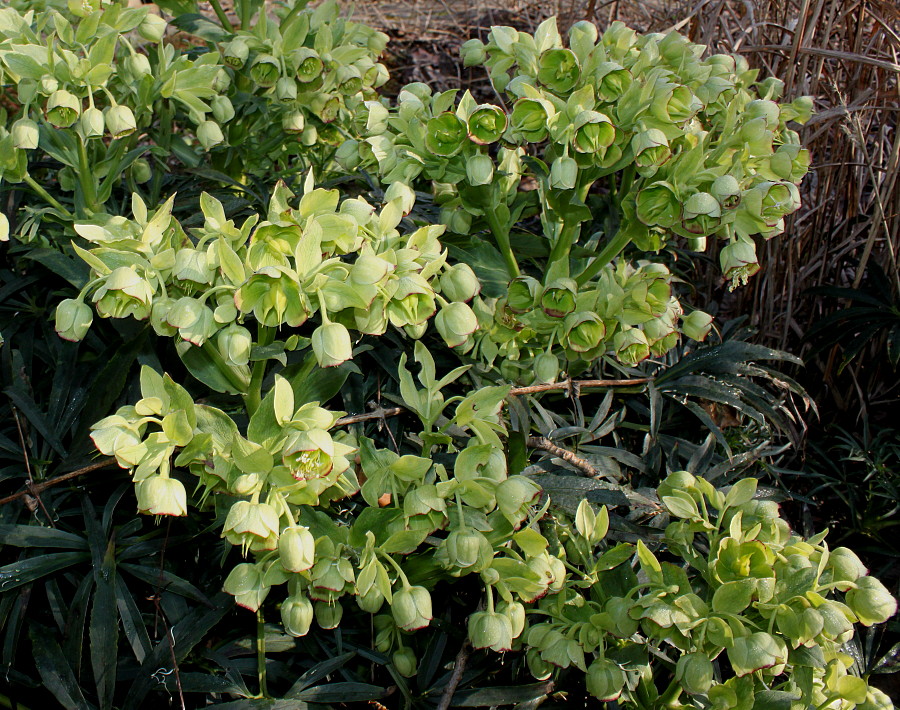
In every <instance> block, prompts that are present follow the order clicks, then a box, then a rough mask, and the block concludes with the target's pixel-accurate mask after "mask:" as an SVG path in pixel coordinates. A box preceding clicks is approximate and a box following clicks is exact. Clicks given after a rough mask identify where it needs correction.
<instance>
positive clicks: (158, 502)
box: [136, 475, 187, 516]
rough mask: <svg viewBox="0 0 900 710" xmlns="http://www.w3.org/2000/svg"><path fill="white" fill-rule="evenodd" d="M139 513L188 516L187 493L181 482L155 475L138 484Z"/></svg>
mask: <svg viewBox="0 0 900 710" xmlns="http://www.w3.org/2000/svg"><path fill="white" fill-rule="evenodd" d="M136 493H137V504H138V511H139V512H141V513H149V514H150V515H175V516H181V515H187V492H186V491H185V490H184V485H183V484H182V483H181V481H179V480H177V479H175V478H169V477H168V476H159V475H154V476H150V477H149V478H145V479H143V480H142V481H140V482H138V484H137V490H136Z"/></svg>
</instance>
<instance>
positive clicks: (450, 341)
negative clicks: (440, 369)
mask: <svg viewBox="0 0 900 710" xmlns="http://www.w3.org/2000/svg"><path fill="white" fill-rule="evenodd" d="M434 324H435V327H436V328H437V329H438V332H439V333H440V334H441V336H442V337H443V338H444V342H445V343H447V345H448V346H449V347H451V348H456V347H459V346H460V345H462V344H463V343H465V342H466V341H467V340H468V339H469V336H470V335H471V334H472V333H474V332H475V331H476V330H478V318H477V317H476V315H475V312H474V311H473V310H472V309H471V308H469V306H468V305H467V304H465V303H462V302H459V301H456V302H454V303H448V304H447V305H446V306H444V307H442V308H441V310H440V311H439V312H438V314H437V316H436V317H435V319H434Z"/></svg>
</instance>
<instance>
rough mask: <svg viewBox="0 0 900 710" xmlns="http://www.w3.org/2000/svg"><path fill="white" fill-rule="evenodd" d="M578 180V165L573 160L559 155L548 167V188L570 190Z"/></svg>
mask: <svg viewBox="0 0 900 710" xmlns="http://www.w3.org/2000/svg"><path fill="white" fill-rule="evenodd" d="M577 180H578V163H576V162H575V159H574V158H570V157H569V156H567V155H561V156H559V157H558V158H557V159H556V160H554V161H553V163H552V164H551V165H550V187H553V188H556V189H557V190H571V189H573V188H574V187H575V183H576V181H577Z"/></svg>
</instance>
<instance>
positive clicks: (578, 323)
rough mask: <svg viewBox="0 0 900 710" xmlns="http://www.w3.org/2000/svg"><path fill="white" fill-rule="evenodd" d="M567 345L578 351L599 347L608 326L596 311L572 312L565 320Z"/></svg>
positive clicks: (582, 351) (584, 351)
mask: <svg viewBox="0 0 900 710" xmlns="http://www.w3.org/2000/svg"><path fill="white" fill-rule="evenodd" d="M564 326H565V329H566V336H565V337H566V345H567V346H568V347H569V349H570V350H574V351H575V352H577V353H586V352H588V351H590V350H593V349H594V348H597V347H599V345H600V344H601V343H602V342H603V338H604V337H605V336H606V326H605V325H604V324H603V321H602V320H601V319H600V316H598V315H597V314H596V313H590V312H584V313H572V314H570V315H569V316H567V317H566V320H565V321H564Z"/></svg>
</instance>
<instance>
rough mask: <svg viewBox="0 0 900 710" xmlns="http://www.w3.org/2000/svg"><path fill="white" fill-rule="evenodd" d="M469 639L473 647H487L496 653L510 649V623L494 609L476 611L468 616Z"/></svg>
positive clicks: (511, 635)
mask: <svg viewBox="0 0 900 710" xmlns="http://www.w3.org/2000/svg"><path fill="white" fill-rule="evenodd" d="M469 640H470V641H471V642H472V647H473V648H476V649H478V648H489V649H491V650H492V651H496V652H497V653H503V652H504V651H509V650H510V649H512V640H513V633H512V623H511V622H510V620H509V617H507V616H505V615H503V614H500V613H497V612H494V611H476V612H475V613H474V614H472V615H471V616H469Z"/></svg>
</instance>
